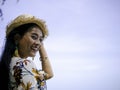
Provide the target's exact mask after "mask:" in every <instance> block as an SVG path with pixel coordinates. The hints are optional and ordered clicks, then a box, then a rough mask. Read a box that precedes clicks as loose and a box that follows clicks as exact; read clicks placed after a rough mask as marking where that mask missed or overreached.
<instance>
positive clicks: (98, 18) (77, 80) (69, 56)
mask: <svg viewBox="0 0 120 90" xmlns="http://www.w3.org/2000/svg"><path fill="white" fill-rule="evenodd" d="M1 8H2V9H3V13H4V21H0V33H1V34H0V43H1V44H0V47H2V44H3V40H4V36H5V26H6V25H7V23H9V22H10V20H11V19H13V18H15V17H16V16H18V15H19V14H23V13H29V14H33V15H35V16H37V17H39V18H42V19H44V20H45V21H46V24H47V25H48V29H49V37H48V38H47V39H46V40H45V42H44V43H45V47H46V49H47V51H48V55H49V58H50V59H51V64H52V67H53V71H54V77H53V78H52V79H50V80H48V81H47V85H48V90H120V85H119V84H120V1H119V0H20V1H19V3H16V0H12V1H9V0H8V1H6V3H5V5H4V6H1ZM38 58H39V55H38V54H37V56H36V58H35V63H36V65H37V66H38V68H39V64H40V62H38V60H37V59H38Z"/></svg>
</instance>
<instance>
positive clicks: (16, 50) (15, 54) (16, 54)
mask: <svg viewBox="0 0 120 90" xmlns="http://www.w3.org/2000/svg"><path fill="white" fill-rule="evenodd" d="M14 56H15V57H19V53H18V47H17V45H16V49H15V51H14Z"/></svg>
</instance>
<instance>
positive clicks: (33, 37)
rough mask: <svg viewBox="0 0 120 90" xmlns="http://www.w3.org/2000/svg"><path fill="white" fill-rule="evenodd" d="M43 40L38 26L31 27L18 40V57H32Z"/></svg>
mask: <svg viewBox="0 0 120 90" xmlns="http://www.w3.org/2000/svg"><path fill="white" fill-rule="evenodd" d="M42 40H43V34H42V31H41V30H40V29H39V28H38V27H32V28H30V30H28V32H27V33H25V35H24V36H23V37H22V38H21V39H20V40H19V46H18V52H19V55H20V57H22V58H27V57H34V56H35V55H36V52H37V51H38V50H39V48H40V45H41V43H42Z"/></svg>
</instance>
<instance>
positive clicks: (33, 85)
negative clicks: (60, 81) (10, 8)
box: [0, 14, 53, 90]
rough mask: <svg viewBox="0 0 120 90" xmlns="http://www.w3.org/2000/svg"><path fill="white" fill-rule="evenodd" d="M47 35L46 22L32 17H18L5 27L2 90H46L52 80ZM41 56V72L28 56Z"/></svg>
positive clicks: (0, 85) (0, 77) (0, 86)
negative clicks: (45, 46)
mask: <svg viewBox="0 0 120 90" xmlns="http://www.w3.org/2000/svg"><path fill="white" fill-rule="evenodd" d="M47 36H48V30H47V27H46V25H45V22H44V21H43V20H41V19H38V18H36V17H34V16H32V15H27V14H23V15H20V16H18V17H17V18H15V19H14V20H13V21H12V22H11V23H10V24H8V25H7V28H6V42H5V47H4V50H3V53H2V56H1V61H0V72H1V74H0V81H1V83H0V88H1V89H0V90H47V87H46V80H47V79H50V78H52V77H53V72H52V68H51V65H50V61H49V58H48V56H47V53H46V50H45V48H44V44H43V41H44V39H45V38H46V37H47ZM37 51H39V54H40V60H41V64H42V69H41V70H37V68H36V66H35V64H34V63H33V61H32V60H29V59H28V57H32V58H34V57H35V55H36V53H37Z"/></svg>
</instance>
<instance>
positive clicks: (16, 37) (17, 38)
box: [14, 34, 21, 44]
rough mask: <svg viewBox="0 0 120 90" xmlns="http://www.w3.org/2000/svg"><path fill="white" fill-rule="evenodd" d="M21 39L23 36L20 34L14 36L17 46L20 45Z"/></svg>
mask: <svg viewBox="0 0 120 90" xmlns="http://www.w3.org/2000/svg"><path fill="white" fill-rule="evenodd" d="M20 38H21V36H20V35H19V34H16V35H15V36H14V40H15V43H16V44H18V43H19V41H20Z"/></svg>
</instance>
